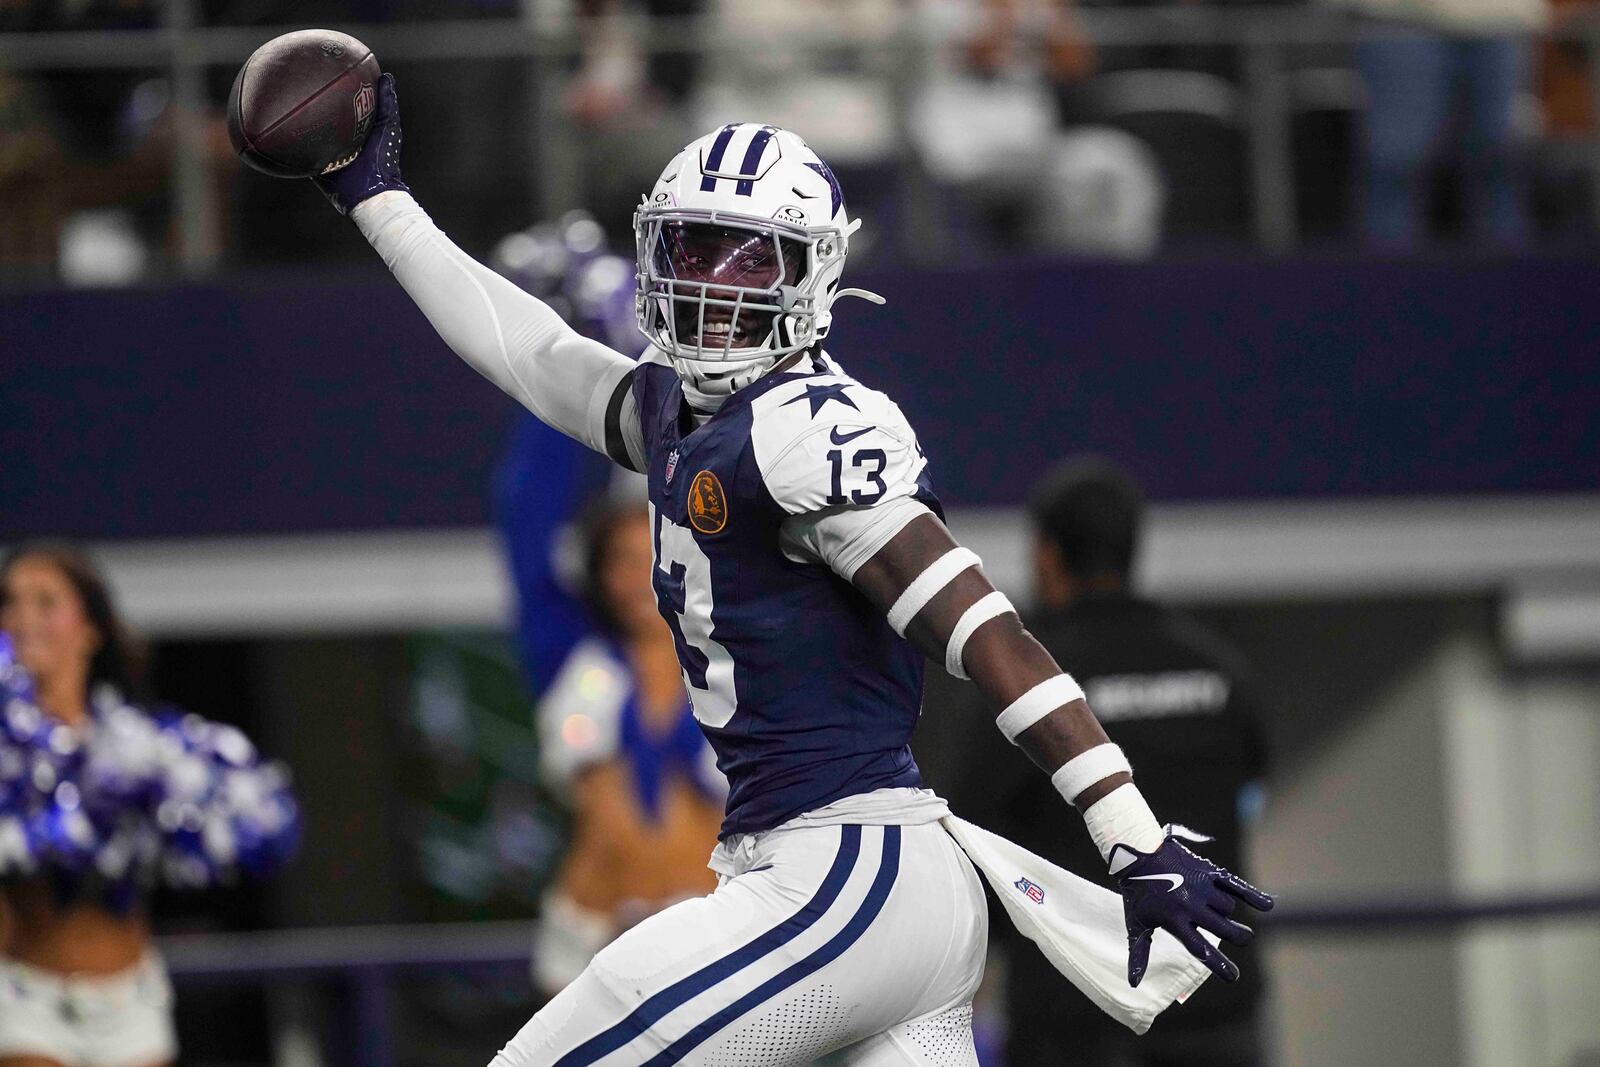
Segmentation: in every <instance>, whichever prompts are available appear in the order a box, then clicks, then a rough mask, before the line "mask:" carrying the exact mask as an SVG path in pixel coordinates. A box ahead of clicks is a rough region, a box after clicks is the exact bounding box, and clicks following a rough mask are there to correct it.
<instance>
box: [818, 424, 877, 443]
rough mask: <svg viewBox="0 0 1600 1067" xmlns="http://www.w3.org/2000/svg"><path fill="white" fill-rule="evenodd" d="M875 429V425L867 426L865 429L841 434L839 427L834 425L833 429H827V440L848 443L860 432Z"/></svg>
mask: <svg viewBox="0 0 1600 1067" xmlns="http://www.w3.org/2000/svg"><path fill="white" fill-rule="evenodd" d="M876 429H877V427H876V426H868V427H867V428H866V429H865V430H857V431H856V432H855V433H844V434H842V433H840V432H839V427H837V426H835V427H834V428H833V429H831V430H829V431H828V440H830V441H832V442H833V443H834V444H836V445H842V444H848V443H849V442H851V441H854V440H855V439H856V438H858V437H860V436H861V435H862V434H864V433H871V432H872V431H873V430H876Z"/></svg>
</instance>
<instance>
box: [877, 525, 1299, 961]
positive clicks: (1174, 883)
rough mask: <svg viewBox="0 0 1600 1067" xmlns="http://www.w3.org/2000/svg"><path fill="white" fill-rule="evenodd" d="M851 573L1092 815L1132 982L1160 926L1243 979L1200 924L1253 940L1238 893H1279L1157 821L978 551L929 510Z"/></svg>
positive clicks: (1079, 694)
mask: <svg viewBox="0 0 1600 1067" xmlns="http://www.w3.org/2000/svg"><path fill="white" fill-rule="evenodd" d="M850 578H851V581H852V582H853V583H854V584H855V586H856V588H857V589H859V590H860V591H861V592H862V593H863V594H865V595H866V596H867V598H868V599H869V600H871V601H872V602H873V603H874V604H876V605H877V606H878V607H879V608H881V609H882V610H883V611H884V612H886V613H887V614H888V617H889V622H890V625H891V626H893V627H894V628H895V629H896V630H897V631H898V632H899V633H900V634H901V635H902V636H904V637H905V638H907V639H908V640H910V641H911V642H912V643H913V644H915V645H916V646H917V647H918V648H920V649H921V650H922V651H923V652H924V653H925V654H927V655H928V656H930V657H931V658H933V659H935V660H942V661H943V662H944V664H945V667H946V669H947V670H949V671H950V673H952V674H954V675H956V676H958V677H962V678H966V677H971V678H972V680H973V681H974V682H975V683H976V684H977V686H978V688H979V690H980V691H982V692H983V694H984V696H985V697H986V698H987V699H988V700H989V701H990V703H991V704H992V705H993V706H994V707H996V708H999V709H1001V710H1000V712H999V714H998V716H997V717H996V720H995V722H996V725H997V726H998V727H999V728H1000V730H1001V732H1003V733H1004V734H1005V735H1006V737H1007V738H1008V739H1009V740H1010V741H1012V742H1013V743H1014V744H1017V745H1019V746H1020V747H1021V748H1022V749H1023V751H1024V752H1026V753H1027V754H1028V756H1029V757H1030V758H1031V759H1032V760H1033V761H1034V762H1035V763H1037V764H1038V765H1039V766H1040V767H1041V768H1043V769H1044V770H1045V771H1046V772H1047V773H1049V774H1050V778H1051V781H1052V782H1053V783H1054V784H1055V786H1056V788H1057V790H1058V791H1059V792H1060V793H1061V794H1062V796H1063V797H1065V798H1066V799H1067V800H1068V801H1069V802H1070V803H1072V804H1073V805H1075V806H1076V807H1077V808H1078V810H1079V811H1080V812H1081V813H1082V814H1083V817H1084V821H1085V823H1086V824H1087V825H1088V828H1089V833H1090V835H1091V836H1092V837H1093V838H1094V841H1095V844H1096V845H1097V846H1098V847H1099V849H1100V853H1101V855H1102V856H1103V857H1105V859H1106V861H1107V863H1108V864H1109V866H1110V871H1111V874H1112V875H1113V876H1115V877H1116V879H1117V883H1118V887H1119V888H1120V889H1121V891H1122V896H1123V902H1124V903H1123V912H1124V917H1125V918H1126V920H1127V926H1128V949H1129V953H1128V981H1129V983H1130V984H1132V985H1135V986H1137V985H1138V984H1139V982H1140V981H1141V980H1142V979H1143V977H1144V972H1145V968H1146V966H1147V965H1148V963H1149V959H1150V941H1151V937H1152V936H1153V934H1154V931H1155V930H1156V929H1157V928H1160V929H1164V930H1167V931H1168V932H1169V933H1171V934H1172V935H1173V936H1174V937H1176V938H1177V939H1178V941H1179V942H1180V943H1181V944H1182V945H1183V946H1184V947H1185V948H1186V949H1188V950H1189V951H1190V952H1191V953H1193V954H1194V955H1195V956H1196V957H1198V958H1199V959H1200V960H1201V961H1202V962H1203V963H1205V964H1206V966H1208V967H1209V968H1211V970H1212V971H1213V972H1215V973H1217V974H1219V975H1221V976H1222V977H1223V978H1224V979H1226V980H1228V981H1233V980H1235V979H1237V978H1238V977H1239V969H1238V967H1236V966H1235V965H1234V964H1233V962H1232V961H1231V960H1229V959H1228V958H1227V957H1226V956H1224V955H1223V954H1222V953H1221V952H1219V951H1218V950H1217V948H1216V947H1215V946H1214V945H1212V944H1211V942H1209V941H1207V940H1206V939H1205V938H1204V937H1202V936H1201V934H1200V931H1207V932H1209V933H1211V934H1213V935H1215V936H1216V937H1218V938H1221V939H1222V940H1225V941H1229V942H1232V943H1233V944H1239V945H1242V944H1245V943H1247V942H1248V941H1249V940H1250V938H1251V936H1252V933H1251V930H1250V928H1249V927H1248V926H1245V925H1243V924H1242V923H1239V922H1236V921H1235V920H1234V919H1233V918H1232V917H1231V916H1232V915H1233V913H1234V911H1235V909H1236V907H1237V905H1238V902H1239V901H1243V902H1244V903H1246V904H1249V905H1250V906H1251V907H1253V908H1256V909H1259V910H1262V911H1265V910H1267V909H1269V908H1271V907H1272V898H1271V897H1270V896H1268V895H1267V894H1265V893H1263V892H1261V890H1259V889H1256V888H1255V887H1254V886H1252V885H1250V884H1249V883H1247V882H1245V881H1244V880H1243V879H1241V878H1239V877H1238V876H1237V875H1234V874H1232V873H1230V872H1228V871H1226V870H1223V869H1222V868H1220V867H1218V866H1216V865H1215V864H1213V863H1211V862H1209V861H1208V860H1205V859H1203V858H1202V857H1200V856H1198V855H1196V854H1195V853H1193V852H1191V851H1190V850H1189V849H1188V848H1186V847H1185V846H1184V845H1183V843H1182V841H1181V840H1180V837H1181V836H1183V832H1182V831H1181V828H1172V831H1169V829H1164V828H1163V827H1162V826H1161V824H1160V823H1158V822H1157V821H1156V818H1155V816H1154V815H1153V814H1152V813H1151V811H1150V807H1149V805H1148V804H1146V803H1145V801H1144V798H1143V796H1141V795H1140V793H1139V790H1138V787H1137V786H1135V785H1134V784H1133V773H1132V769H1131V768H1130V767H1129V766H1128V761H1127V759H1126V758H1124V757H1123V755H1122V751H1121V749H1119V748H1117V746H1116V745H1113V744H1111V743H1110V741H1109V740H1108V738H1107V737H1106V734H1105V731H1104V730H1103V729H1102V728H1101V726H1100V723H1099V722H1098V721H1097V720H1096V719H1095V717H1094V714H1093V713H1092V712H1091V711H1090V710H1089V705H1088V703H1087V702H1086V701H1085V700H1084V698H1083V691H1082V690H1081V689H1080V688H1079V687H1078V685H1077V683H1076V682H1074V681H1073V680H1072V677H1071V676H1070V675H1068V674H1066V673H1064V672H1063V671H1062V670H1061V668H1060V667H1059V666H1057V664H1056V662H1055V659H1054V658H1053V657H1052V656H1051V655H1050V653H1049V652H1047V651H1046V650H1045V649H1044V647H1043V646H1042V645H1040V644H1039V642H1038V641H1036V640H1034V638H1033V636H1032V635H1031V634H1029V633H1028V631H1027V630H1026V629H1025V628H1024V627H1023V625H1022V621H1021V619H1019V618H1018V616H1017V614H1016V612H1015V610H1014V609H1013V608H1012V606H1011V603H1010V601H1009V600H1007V599H1006V597H1005V595H1004V594H1003V593H1000V592H998V591H996V590H995V588H994V587H993V586H992V585H991V584H990V583H989V580H988V579H987V578H985V577H984V575H983V572H982V571H981V570H980V569H979V559H978V557H977V556H976V555H975V554H974V553H973V552H971V551H970V550H969V549H965V548H962V547H961V546H960V545H958V544H957V543H956V541H955V539H954V538H953V537H951V536H950V532H949V531H948V530H947V529H946V528H945V526H944V524H943V523H942V522H940V521H939V519H938V518H937V517H935V516H934V515H933V514H932V513H931V512H927V513H924V514H922V515H920V516H918V517H916V518H913V519H911V521H909V522H907V523H906V524H905V525H904V526H903V527H902V528H901V529H900V530H899V532H898V533H896V534H895V535H894V536H893V537H892V538H890V539H889V540H888V541H887V543H885V544H883V546H882V547H881V548H879V549H878V550H877V551H876V552H875V553H874V554H873V555H872V556H871V558H870V559H868V560H867V562H865V563H864V564H862V565H861V566H860V567H859V568H858V569H856V570H855V571H854V572H853V574H852V575H851V576H850ZM1190 839H1191V840H1203V839H1202V838H1198V836H1197V835H1190Z"/></svg>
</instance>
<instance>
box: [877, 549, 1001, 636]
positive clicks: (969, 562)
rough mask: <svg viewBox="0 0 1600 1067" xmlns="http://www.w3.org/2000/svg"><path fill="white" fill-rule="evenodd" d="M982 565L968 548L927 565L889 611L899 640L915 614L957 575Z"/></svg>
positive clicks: (953, 551)
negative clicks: (969, 568)
mask: <svg viewBox="0 0 1600 1067" xmlns="http://www.w3.org/2000/svg"><path fill="white" fill-rule="evenodd" d="M982 563H983V560H981V559H979V558H978V554H977V553H976V552H974V551H972V549H970V548H952V549H951V550H950V551H948V552H946V553H945V554H944V555H942V556H940V557H939V558H938V559H936V560H934V561H933V562H932V563H930V564H928V566H927V568H926V569H924V570H923V572H922V573H921V574H919V575H917V576H916V577H915V578H913V579H912V580H911V584H910V585H908V586H906V588H905V592H903V593H901V594H900V596H899V597H897V598H896V599H895V602H894V605H893V606H892V607H890V608H889V626H890V627H891V628H892V629H893V630H894V632H895V633H897V634H899V635H900V636H901V637H904V636H905V635H906V627H907V626H910V625H911V620H912V619H914V618H916V617H917V612H919V611H921V610H922V609H923V608H925V607H927V606H928V601H930V600H932V599H933V598H934V595H935V594H937V593H938V592H939V590H941V589H943V588H944V587H945V586H947V585H949V584H950V583H951V582H953V581H955V579H956V575H958V574H960V573H961V572H962V571H964V570H966V569H967V568H968V567H977V566H979V565H981V564H982Z"/></svg>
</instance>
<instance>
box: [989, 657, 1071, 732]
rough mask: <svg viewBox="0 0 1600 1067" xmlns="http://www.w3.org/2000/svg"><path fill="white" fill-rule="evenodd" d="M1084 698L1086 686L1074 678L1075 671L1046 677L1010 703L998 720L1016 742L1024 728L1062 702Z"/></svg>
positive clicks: (996, 718) (1066, 702)
mask: <svg viewBox="0 0 1600 1067" xmlns="http://www.w3.org/2000/svg"><path fill="white" fill-rule="evenodd" d="M1082 699H1083V690H1082V689H1081V688H1080V687H1079V686H1078V683H1077V682H1075V681H1073V680H1072V675H1070V674H1058V675H1056V676H1055V677H1054V678H1046V679H1045V680H1044V681H1042V682H1040V683H1039V684H1038V685H1036V686H1034V687H1033V688H1032V689H1030V690H1028V691H1027V692H1026V693H1023V694H1022V695H1021V696H1019V697H1018V698H1017V699H1015V700H1013V701H1012V702H1011V703H1010V704H1007V705H1006V710H1004V711H1002V712H1001V713H1000V714H999V715H996V716H995V719H994V724H995V725H996V726H998V727H1000V732H1001V733H1003V734H1005V735H1006V740H1007V741H1010V742H1011V743H1012V744H1013V745H1014V744H1016V743H1017V735H1018V734H1020V733H1022V731H1024V730H1026V729H1027V728H1028V727H1030V726H1032V725H1033V724H1034V723H1036V722H1038V721H1039V720H1040V719H1042V718H1044V717H1045V716H1046V715H1048V714H1050V713H1051V712H1052V711H1054V710H1056V709H1057V708H1059V707H1061V705H1063V704H1070V703H1072V702H1073V701H1074V700H1082Z"/></svg>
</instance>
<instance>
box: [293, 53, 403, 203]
mask: <svg viewBox="0 0 1600 1067" xmlns="http://www.w3.org/2000/svg"><path fill="white" fill-rule="evenodd" d="M311 180H312V181H314V182H316V183H317V188H318V189H321V190H322V191H323V192H324V193H325V194H327V197H328V201H329V203H331V204H332V205H333V206H334V208H335V209H337V210H338V212H339V214H341V215H348V214H350V211H351V209H352V208H354V207H355V206H356V205H357V204H359V203H361V201H363V200H367V199H370V198H371V197H374V196H377V195H378V194H379V193H387V192H389V191H390V190H398V191H400V192H407V193H408V192H410V191H411V190H410V189H408V188H407V187H406V183H405V182H403V181H401V179H400V101H399V99H398V98H397V97H396V96H395V92H394V75H393V74H385V75H383V77H381V78H379V79H378V107H377V112H376V113H375V114H374V115H373V119H372V129H371V130H370V131H368V133H367V140H366V143H365V144H363V145H362V146H361V152H360V154H359V155H357V156H356V158H355V160H354V162H352V163H349V164H348V165H346V166H343V167H340V168H339V169H338V170H336V171H334V172H333V173H332V174H325V175H319V176H317V177H315V178H312V179H311Z"/></svg>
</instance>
